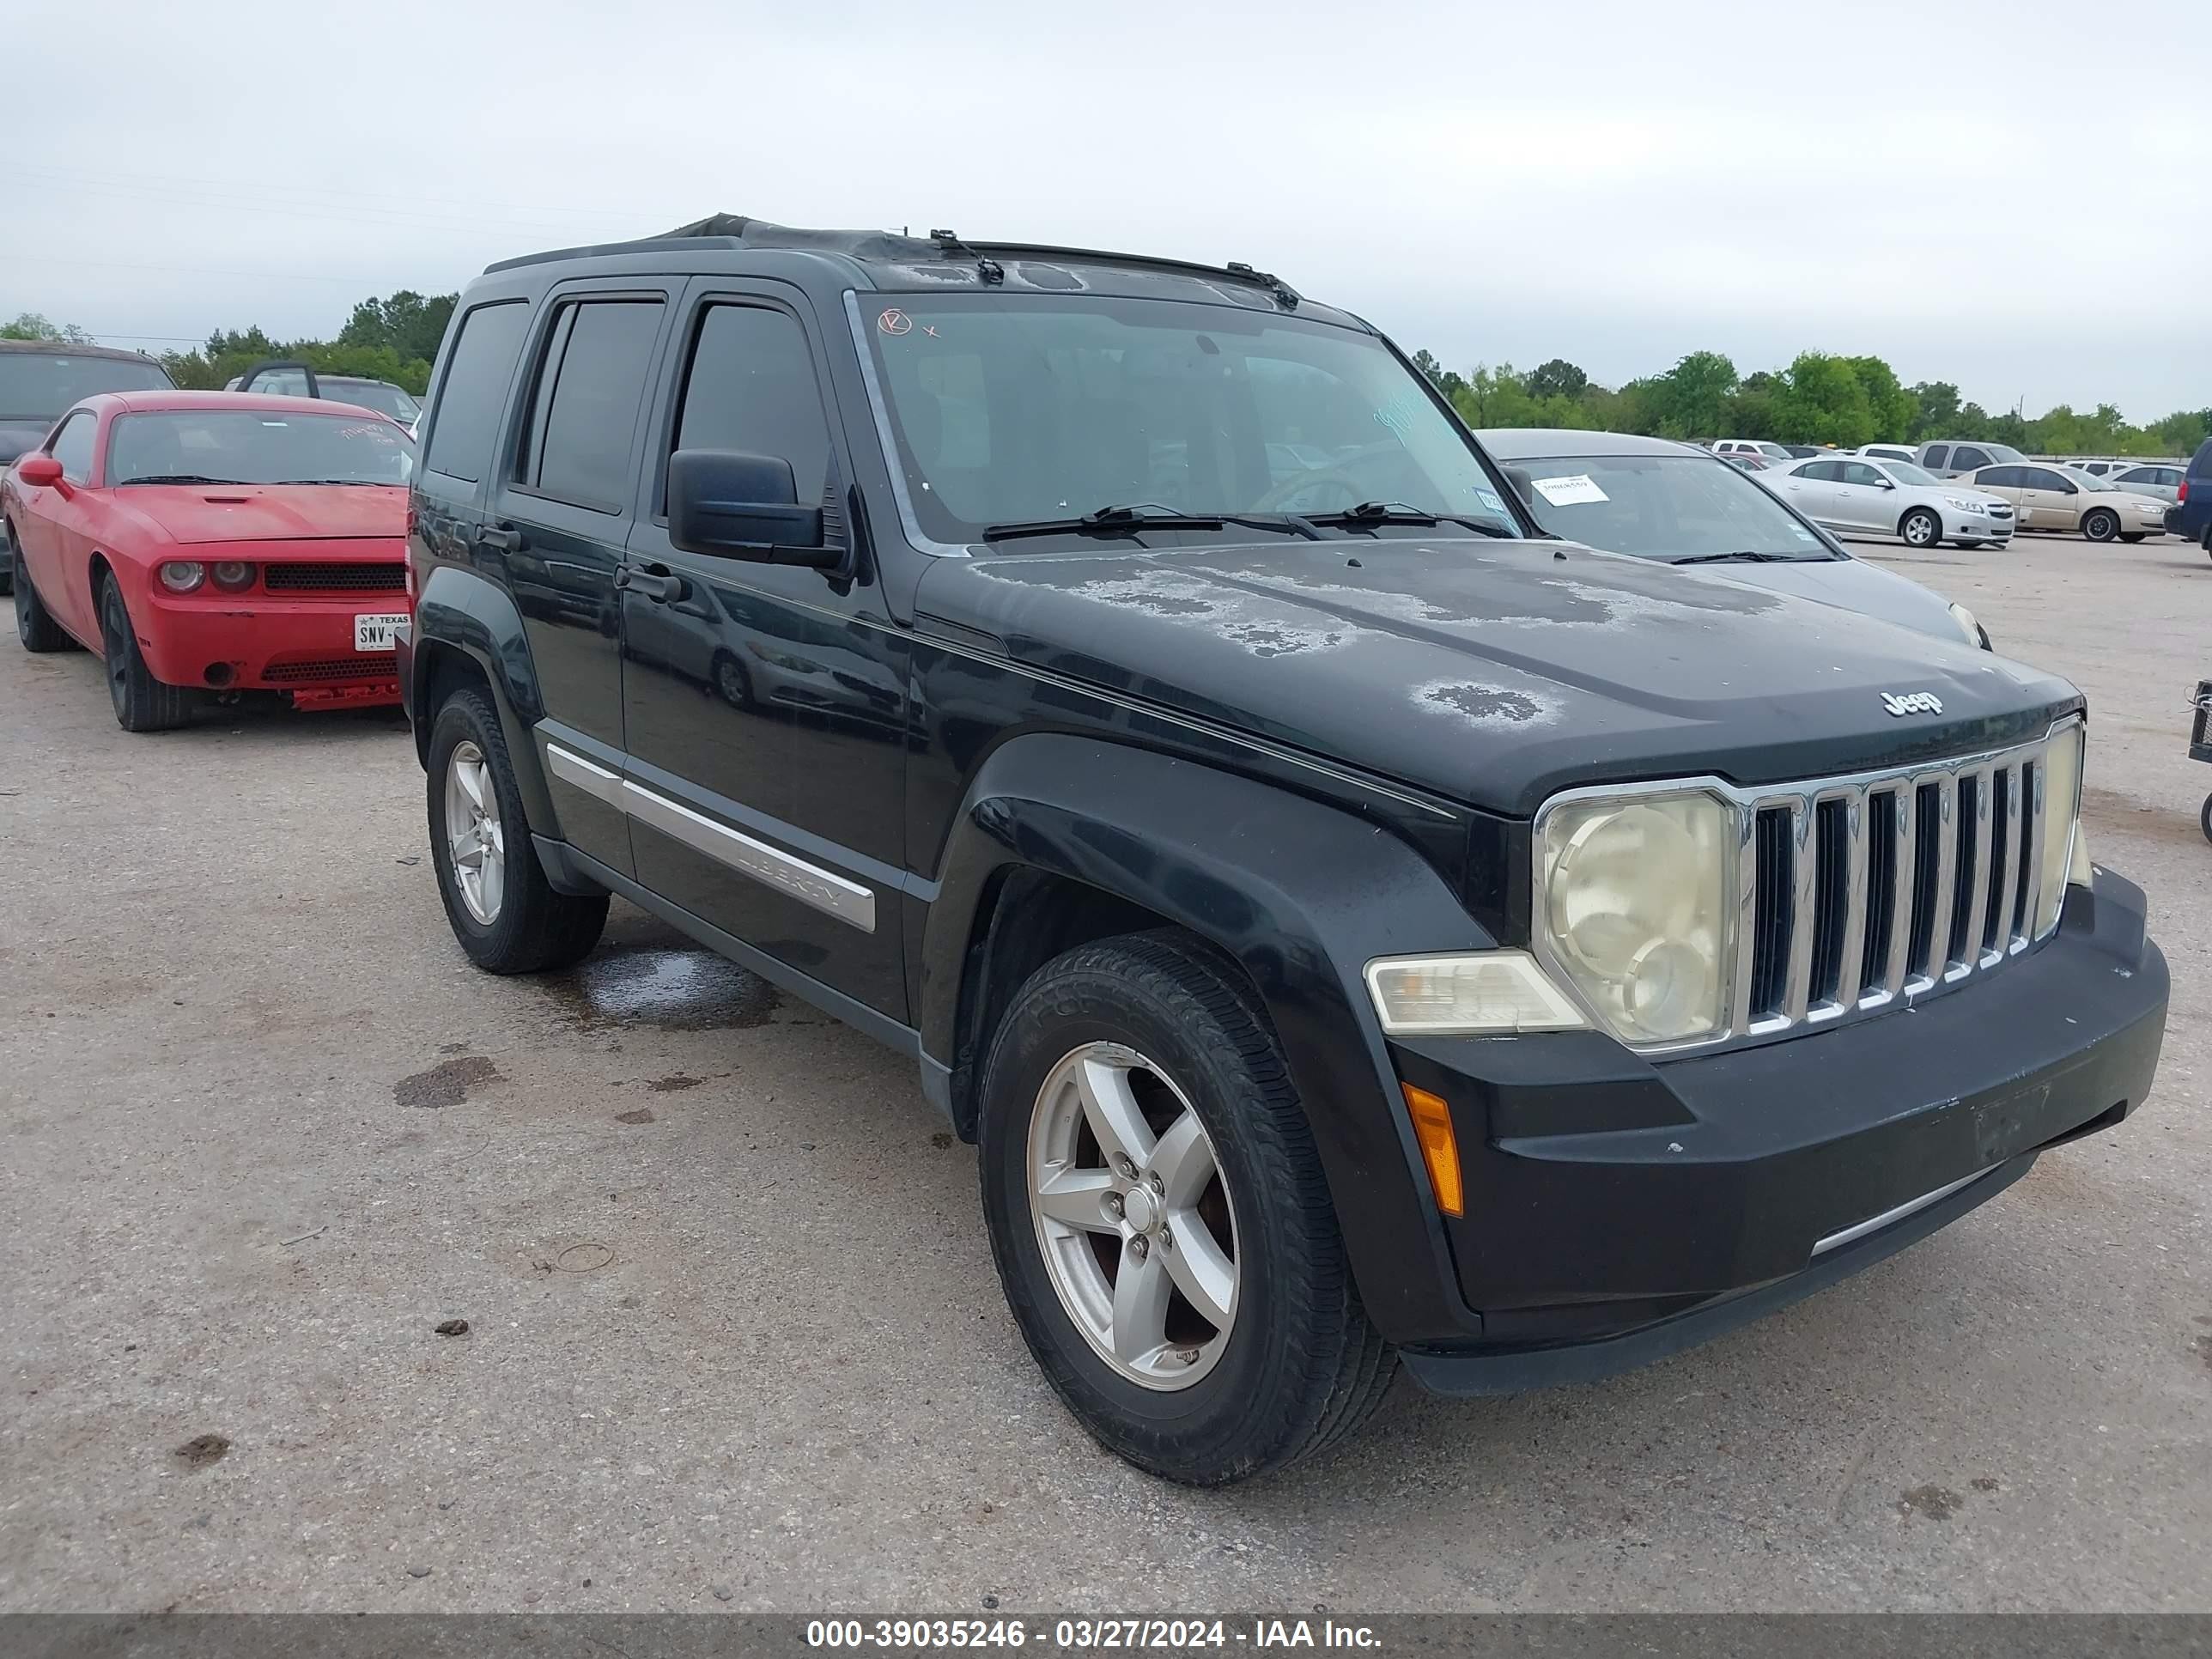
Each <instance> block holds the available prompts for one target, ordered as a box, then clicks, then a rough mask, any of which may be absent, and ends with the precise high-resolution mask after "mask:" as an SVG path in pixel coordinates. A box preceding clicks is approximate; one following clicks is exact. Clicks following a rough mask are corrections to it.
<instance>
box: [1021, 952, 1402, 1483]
mask: <svg viewBox="0 0 2212 1659" xmlns="http://www.w3.org/2000/svg"><path fill="white" fill-rule="evenodd" d="M980 1127H981V1142H982V1148H981V1151H982V1156H981V1160H980V1163H981V1176H982V1187H983V1212H984V1216H985V1218H986V1221H987V1224H988V1226H989V1229H990V1234H991V1249H992V1254H993V1255H994V1257H995V1259H996V1261H997V1263H998V1268H999V1279H1000V1284H1001V1285H1003V1286H1004V1287H1005V1289H1006V1300H1007V1302H1008V1304H1010V1305H1011V1306H1012V1310H1013V1313H1014V1317H1015V1319H1016V1321H1017V1322H1018V1323H1019V1325H1020V1327H1021V1330H1022V1335H1023V1337H1024V1340H1026V1341H1027V1342H1028V1344H1029V1347H1030V1353H1031V1354H1032V1355H1034V1356H1035V1357H1036V1362H1037V1364H1038V1365H1039V1367H1040V1368H1041V1369H1042V1370H1043V1372H1044V1374H1045V1377H1046V1379H1047V1381H1048V1382H1049V1383H1051V1384H1052V1386H1053V1389H1054V1391H1055V1392H1057V1393H1058V1394H1059V1395H1060V1400H1061V1401H1063V1402H1064V1403H1065V1404H1066V1406H1067V1407H1068V1409H1069V1410H1070V1411H1072V1412H1073V1413H1074V1414H1075V1417H1076V1419H1077V1420H1078V1421H1079V1422H1080V1423H1081V1424H1082V1425H1083V1426H1084V1427H1085V1429H1086V1430H1088V1431H1090V1432H1091V1435H1092V1436H1093V1437H1095V1438H1097V1440H1098V1441H1099V1443H1101V1444H1103V1445H1104V1446H1105V1447H1106V1448H1107V1449H1109V1450H1111V1451H1114V1452H1116V1453H1118V1454H1119V1455H1121V1456H1122V1457H1125V1458H1127V1459H1128V1460H1129V1462H1132V1463H1134V1464H1136V1465H1137V1466H1138V1467H1139V1468H1143V1469H1147V1470H1149V1471H1151V1472H1152V1474H1158V1475H1163V1476H1164V1477H1166V1478H1167V1479H1169V1480H1180V1481H1183V1482H1186V1483H1188V1484H1190V1485H1193V1486H1214V1485H1218V1484H1220V1483H1223V1482H1225V1481H1230V1480H1239V1479H1242V1478H1243V1477H1244V1476H1246V1475H1249V1474H1259V1473H1261V1472H1262V1471H1264V1470H1267V1469H1271V1468H1279V1467H1281V1466H1282V1465H1284V1464H1286V1463H1289V1462H1292V1461H1294V1460H1295V1459H1297V1458H1300V1457H1303V1456H1305V1455H1309V1454H1310V1453H1313V1452H1316V1451H1318V1450H1321V1449H1323V1448H1324V1447H1327V1446H1328V1445H1330V1444H1333V1443H1335V1442H1336V1441H1337V1440H1339V1439H1340V1438H1342V1437H1344V1436H1346V1435H1348V1434H1350V1433H1351V1432H1352V1431H1353V1430H1355V1429H1357V1428H1358V1426H1359V1425H1361V1424H1362V1423H1364V1421H1366V1419H1368V1418H1369V1417H1370V1415H1371V1414H1372V1413H1373V1412H1374V1411H1375V1408H1376V1406H1378V1405H1379V1404H1380V1403H1381V1401H1382V1399H1383V1394H1384V1391H1385V1390H1386V1389H1388V1388H1389V1383H1390V1380H1391V1378H1392V1376H1394V1375H1395V1372H1396V1370H1397V1356H1396V1352H1395V1350H1394V1349H1393V1348H1391V1347H1390V1346H1389V1344H1388V1343H1386V1342H1385V1341H1384V1340H1383V1338H1382V1336H1381V1335H1380V1334H1379V1333H1377V1332H1376V1329H1375V1328H1374V1327H1373V1326H1372V1325H1371V1324H1370V1323H1369V1322H1368V1319H1367V1315H1366V1312H1365V1310H1364V1307H1363V1306H1362V1305H1361V1303H1360V1300H1359V1293H1358V1289H1357V1287H1356V1286H1355V1285H1353V1283H1352V1273H1351V1269H1350V1267H1349V1265H1348V1264H1347V1262H1346V1258H1345V1249H1344V1241H1343V1237H1342V1236H1341V1234H1340V1232H1339V1231H1338V1227H1337V1222H1336V1214H1335V1211H1334V1208H1333V1207H1332V1206H1331V1204H1330V1201H1329V1194H1328V1185H1327V1183H1326V1182H1325V1181H1324V1179H1323V1177H1322V1168H1321V1160H1320V1157H1319V1155H1318V1154H1317V1153H1316V1152H1315V1150H1314V1145H1313V1137H1312V1134H1311V1132H1310V1129H1309V1127H1308V1126H1307V1123H1306V1119H1305V1113H1304V1108H1303V1107H1302V1106H1301V1105H1300V1104H1299V1101H1298V1097H1297V1090H1296V1089H1295V1088H1294V1087H1293V1085H1292V1084H1291V1079H1290V1074H1289V1072H1288V1069H1287V1067H1286V1066H1285V1064H1284V1061H1283V1057H1282V1054H1281V1051H1280V1050H1279V1048H1278V1047H1277V1045H1276V1043H1275V1040H1274V1037H1273V1033H1272V1032H1271V1031H1270V1030H1268V1029H1267V1024H1266V1023H1265V1020H1264V1018H1263V1017H1262V1016H1261V1014H1260V1013H1259V1012H1257V1011H1256V1008H1255V1005H1254V1003H1253V1001H1252V1000H1251V999H1250V998H1249V994H1247V993H1246V992H1245V991H1244V990H1243V988H1242V987H1239V986H1238V985H1237V984H1236V983H1234V982H1233V981H1231V979H1230V978H1229V977H1228V976H1227V975H1225V974H1224V973H1223V972H1222V971H1221V970H1220V969H1218V968H1217V967H1215V966H1214V965H1213V964H1212V963H1210V962H1209V961H1207V960H1206V958H1205V957H1202V956H1201V955H1200V954H1199V953H1198V952H1197V951H1194V950H1192V949H1191V948H1189V947H1188V946H1187V945H1184V944H1182V942H1181V941H1179V940H1177V939H1175V938H1174V937H1173V936H1171V935H1167V934H1157V933H1147V934H1137V935H1131V936H1127V937H1123V938H1120V939H1106V940H1102V941H1099V942H1097V943H1095V944H1091V945H1081V946H1079V947H1078V948H1076V949H1075V950H1073V951H1068V952H1067V953H1066V954H1065V955H1064V956H1061V957H1058V958H1056V959H1055V960H1054V961H1052V962H1050V963H1047V964H1046V965H1045V966H1044V967H1043V968H1042V969H1038V971H1037V972H1036V975H1033V976H1032V977H1031V978H1030V981H1028V982H1027V983H1026V984H1024V986H1023V987H1021V989H1020V990H1019V991H1018V992H1017V993H1016V994H1015V995H1014V998H1013V1000H1012V1003H1011V1005H1010V1006H1008V1008H1007V1010H1006V1016H1005V1018H1004V1019H1003V1021H1002V1022H1001V1023H1000V1026H999V1029H998V1031H997V1034H996V1036H994V1039H993V1041H992V1044H991V1048H990V1057H989V1060H988V1061H987V1064H986V1066H985V1068H984V1073H983V1079H982V1100H981V1125H980Z"/></svg>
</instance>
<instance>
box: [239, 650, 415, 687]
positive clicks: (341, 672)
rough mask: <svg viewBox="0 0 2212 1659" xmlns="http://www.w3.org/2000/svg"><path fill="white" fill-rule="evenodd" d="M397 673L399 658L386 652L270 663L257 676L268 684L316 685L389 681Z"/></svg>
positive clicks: (395, 676) (394, 677) (396, 676)
mask: <svg viewBox="0 0 2212 1659" xmlns="http://www.w3.org/2000/svg"><path fill="white" fill-rule="evenodd" d="M398 675H399V659H398V657H397V656H396V655H394V654H393V653H391V652H389V651H387V652H385V653H382V654H381V655H379V654H377V653H362V655H360V656H356V657H324V658H321V659H318V660H316V661H313V662H272V663H270V665H269V666H268V667H266V668H265V669H264V670H262V672H261V678H263V679H264V680H266V681H268V682H269V684H271V685H319V684H325V683H327V682H329V681H331V680H389V679H396V678H398Z"/></svg>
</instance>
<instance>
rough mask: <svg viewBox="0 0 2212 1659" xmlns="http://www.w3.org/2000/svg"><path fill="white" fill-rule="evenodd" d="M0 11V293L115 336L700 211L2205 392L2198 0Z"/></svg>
mask: <svg viewBox="0 0 2212 1659" xmlns="http://www.w3.org/2000/svg"><path fill="white" fill-rule="evenodd" d="M6 10H7V12H8V13H9V15H13V16H14V17H15V18H18V19H21V18H24V17H25V15H26V14H29V19H28V21H27V22H26V21H16V22H11V23H10V25H9V31H8V34H9V44H8V45H7V46H6V47H5V48H4V53H5V61H6V63H7V65H8V73H7V82H8V87H7V93H6V103H7V106H8V126H9V132H10V139H9V147H8V149H9V171H8V180H7V185H6V195H5V204H6V205H5V209H4V220H0V223H4V226H5V228H4V231H0V316H12V315H14V314H15V313H16V312H18V311H22V310H32V311H40V312H44V313H46V314H48V315H49V316H51V317H52V318H54V319H57V320H58V321H68V322H76V323H79V324H82V325H83V326H85V327H87V328H88V329H91V330H92V331H94V332H95V333H96V334H98V335H100V337H102V338H105V339H111V340H113V341H114V342H115V343H122V344H136V345H142V346H144V347H146V348H147V349H163V348H164V347H166V346H167V345H170V344H188V343H193V342H196V341H197V340H199V339H201V338H204V337H205V336H206V334H207V333H208V331H210V329H212V328H216V327H219V326H221V327H243V326H246V325H249V324H253V323H259V324H261V325H263V326H264V327H266V328H267V329H269V331H270V332H271V333H272V334H276V335H279V336H292V335H301V334H318V335H319V334H327V333H333V332H335V331H336V330H337V326H338V325H339V324H340V323H341V322H342V321H343V319H344V317H345V314H346V313H347V311H348V310H349V307H350V306H351V305H352V303H353V301H356V300H357V299H360V298H362V297H364V296H366V295H372V294H384V293H387V292H390V291H391V290H392V289H398V288H404V287H411V288H416V289H422V290H424V291H426V292H436V291H441V290H445V289H453V288H456V287H458V286H459V285H460V284H461V283H465V281H466V280H467V279H468V278H469V277H470V276H471V275H473V274H474V273H475V272H477V270H481V269H482V267H483V265H484V264H485V263H486V262H487V261H489V260H491V259H495V258H501V257H504V256H507V255H509V254H513V253H516V252H526V251H528V250H531V249H533V248H539V247H546V246H562V245H564V244H569V243H575V242H588V241H597V240H609V239H613V238H620V237H624V236H631V235H637V234H645V233H648V232H651V231H654V230H659V229H665V228H668V227H671V226H672V225H675V224H677V223H678V222H682V221H684V220H686V219H690V218H695V217H697V216H701V215H702V214H705V213H708V212H710V211H715V210H727V211H731V212H737V213H748V214H755V215H758V216H762V217H765V218H770V219H776V220H781V221H783V222H787V223H794V224H818V225H836V226H862V225H866V226H888V227H898V226H911V227H912V228H914V229H915V230H916V231H917V232H919V231H921V230H924V229H927V228H931V227H933V226H940V225H942V226H949V227H951V228H955V229H957V230H958V231H960V232H961V233H962V234H966V235H969V236H971V237H991V238H997V239H1002V240H1019V241H1044V242H1066V243H1073V244H1077V245H1081V246H1106V247H1122V248H1129V249H1134V250H1139V251H1143V252H1158V253H1163V254H1169V255H1174V256H1176V257H1181V258H1194V259H1200V260H1206V261H1221V260H1227V259H1243V260H1248V261H1249V262H1251V263H1252V264H1255V265H1258V266H1260V267H1261V269H1263V270H1273V271H1276V272H1278V273H1279V274H1280V275H1281V276H1284V277H1285V279H1287V280H1288V281H1289V282H1291V283H1292V284H1293V285H1294V286H1296V287H1297V288H1300V289H1304V290H1305V291H1306V292H1309V293H1310V294H1312V295H1315V296H1316V298H1320V299H1325V300H1327V301H1330V302H1331V303H1333V304H1339V305H1342V306H1345V307H1348V308H1350V309H1352V310H1355V311H1358V312H1359V313H1362V314H1364V315H1365V316H1367V317H1368V318H1370V319H1371V320H1373V321H1374V322H1376V323H1377V324H1379V325H1381V326H1383V328H1385V329H1387V330H1388V331H1389V332H1390V333H1392V334H1393V335H1394V336H1395V337H1397V338H1398V339H1399V340H1400V341H1401V343H1403V344H1404V345H1405V346H1406V347H1407V349H1409V350H1410V349H1414V348H1416V347H1420V346H1426V347H1428V348H1429V349H1431V350H1433V351H1435V352H1436V353H1437V356H1440V357H1441V358H1443V360H1444V361H1445V362H1447V363H1448V364H1449V365H1452V366H1454V367H1456V368H1467V367H1471V366H1472V365H1474V363H1477V362H1492V363H1495V362H1512V363H1515V364H1516V365H1519V366H1522V367H1524V368H1525V367H1528V366H1531V365H1533V364H1534V363H1536V362H1541V361H1542V360H1544V359H1546V358H1548V357H1553V356H1564V357H1566V358H1569V359H1571V361H1573V362H1577V363H1579V364H1581V365H1582V366H1583V368H1585V369H1587V370H1588V371H1589V374H1591V375H1592V376H1593V377H1594V378H1595V379H1597V380H1601V381H1604V382H1606V383H1607V384H1617V383H1618V382H1620V380H1626V379H1629V378H1632V377H1633V376H1635V375H1638V374H1648V373H1651V372H1654V371H1656V370H1659V369H1662V368H1666V367H1668V365H1669V364H1671V363H1672V362H1674V360H1675V359H1676V358H1677V357H1679V356H1681V355H1682V354H1683V353H1684V352H1686V351H1690V350H1694V349H1700V348H1711V349H1718V350H1721V351H1724V352H1726V353H1728V354H1729V356H1731V357H1733V358H1734V359H1735V363H1736V366H1737V367H1738V368H1740V369H1741V370H1743V371H1745V372H1749V371H1750V370H1752V369H1753V368H1771V367H1778V366H1779V365H1780V364H1782V363H1784V362H1787V361H1788V359H1789V358H1790V356H1793V355H1795V353H1796V352H1797V351H1798V350H1800V349H1805V348H1808V347H1810V348H1817V349H1824V350H1830V351H1839V352H1850V353H1860V352H1872V353H1875V354H1878V355H1880V356H1884V357H1887V359H1888V360H1889V361H1890V362H1891V363H1892V364H1893V366H1894V367H1895V368H1896V369H1897V370H1898V373H1899V375H1900V376H1902V377H1903V379H1904V380H1905V381H1906V382H1908V383H1910V382H1912V381H1915V380H1952V381H1955V382H1956V383H1957V384H1958V385H1959V386H1960V388H1961V389H1962V391H1963V392H1964V393H1965V395H1966V396H1967V397H1969V398H1973V399H1976V400H1978V401H1979V402H1981V403H1983V404H1985V405H1987V406H1989V407H1990V408H1991V409H1992V410H1995V409H1998V408H2010V407H2012V406H2013V405H2014V404H2015V403H2019V402H2021V401H2023V400H2024V401H2025V404H2026V406H2027V412H2028V413H2030V414H2031V415H2033V414H2036V413H2039V412H2040V411H2041V410H2043V409H2045V407H2047V406H2048V405H2050V404H2057V403H2071V404H2075V406H2076V407H2081V408H2087V407H2088V406H2090V405H2092V404H2095V403H2097V402H2099V401H2102V400H2109V401H2112V402H2115V403H2118V404H2119V405H2120V407H2121V408H2122V409H2123V410H2124V411H2125V412H2126V413H2127V415H2128V416H2130V418H2132V419H2135V420H2138V421H2141V420H2148V419H2154V418H2156V417H2157V416H2160V415H2163V414H2166V413H2167V412H2169V411H2170V410H2174V409H2176V408H2182V407H2187V408H2199V407H2203V405H2205V404H2212V306H2208V305H2207V304H2206V302H2205V300H2204V297H2203V296H2204V295H2205V292H2206V283H2207V277H2208V273H2212V185H2208V178H2212V102H2208V100H2207V99H2206V98H2205V96H2204V94H2203V88H2202V87H2201V85H2199V84H2198V83H2197V80H2195V79H2192V78H2191V77H2192V76H2200V75H2201V70H2202V68H2203V65H2204V64H2206V63H2208V62H2212V4H2208V3H2206V0H2141V3H2136V4H2131V5H2130V6H2128V7H2127V8H2125V9H2123V10H2114V9H2110V8H2101V7H2098V6H2095V5H2087V6H2085V5H2082V4H2080V3H2072V4H2068V5H2063V6H2061V5H2057V4H2054V3H2051V0H1913V3H1905V4H1891V3H1887V0H1812V3H1802V0H1780V3H1777V0H1736V3H1730V4H1727V5H1713V4H1708V3H1705V0H1670V3H1660V0H1587V3H1564V0H1551V3H1529V4H1525V5H1516V6H1512V7H1510V8H1509V7H1505V6H1501V5H1497V4H1487V5H1470V4H1467V3H1463V0H1462V3H1451V4H1444V3H1437V4H1412V3H1405V0H1368V3H1364V4H1328V5H1321V4H1316V3H1314V0H1275V3H1270V4H1266V5H1243V6H1236V7H1228V6H1220V5H1214V6H1209V5H1206V4H1204V3H1196V0H1178V3H1174V4H1168V5H1153V4H1151V3H1148V0H1120V3H1116V4H1115V5H1113V6H1110V7H1107V6H1100V7H1089V6H1086V7H1082V8H1075V7H1066V6H1054V5H1049V4H1038V3H1034V0H1032V3H1030V4H1025V5H969V4H963V3H957V0H901V3H898V4H896V5H884V4H881V3H878V0H844V3H842V4H839V5H836V6H831V7H813V8H801V7H798V6H795V5H793V4H791V3H788V0H786V3H782V4H778V5H774V6H761V5H757V4H753V3H729V0H629V3H624V4H615V5H610V4H607V3H604V0H592V3H582V4H579V3H571V0H537V3H533V4H530V5H521V4H506V3H497V4H495V3H471V0H447V3H443V4H417V3H414V0H385V3H382V4H379V5H374V6H349V7H343V8H341V7H336V6H325V5H308V6H302V5H300V4H298V3H296V0H196V3H193V4H191V5H181V6H180V5H177V4H174V3H172V0H163V3H161V4H159V5H142V4H136V3H113V0H110V3H106V4H101V3H94V4H91V5H82V4H80V5H76V6H68V7H64V6H63V5H60V4H56V3H52V0H28V3H25V0H15V3H12V4H10V5H9V7H8V8H6ZM41 33H46V34H50V35H51V37H52V39H54V40H68V41H70V43H71V46H70V51H69V52H68V54H67V56H66V58H56V59H54V60H53V61H52V63H50V64H43V65H42V64H41V63H40V59H39V58H38V56H37V55H36V54H35V53H34V52H33V53H27V52H26V51H25V45H26V42H27V41H33V40H37V39H39V38H40V35H41ZM161 336H173V337H177V338H176V339H175V340H173V341H172V340H165V339H161V338H159V337H161Z"/></svg>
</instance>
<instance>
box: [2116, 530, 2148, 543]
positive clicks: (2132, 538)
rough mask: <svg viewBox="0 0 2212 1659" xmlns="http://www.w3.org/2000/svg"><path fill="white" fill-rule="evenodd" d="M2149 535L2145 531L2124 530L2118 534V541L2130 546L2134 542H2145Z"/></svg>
mask: <svg viewBox="0 0 2212 1659" xmlns="http://www.w3.org/2000/svg"><path fill="white" fill-rule="evenodd" d="M2149 535H2150V532H2148V531H2147V530H2125V531H2122V532H2120V539H2121V540H2122V541H2124V542H2127V543H2129V544H2134V543H2136V542H2140V541H2144V540H2147V539H2148V537H2149Z"/></svg>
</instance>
